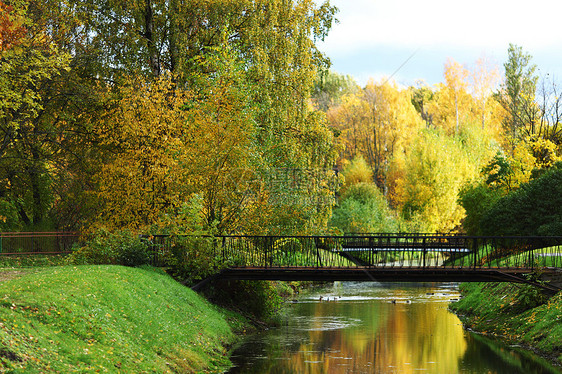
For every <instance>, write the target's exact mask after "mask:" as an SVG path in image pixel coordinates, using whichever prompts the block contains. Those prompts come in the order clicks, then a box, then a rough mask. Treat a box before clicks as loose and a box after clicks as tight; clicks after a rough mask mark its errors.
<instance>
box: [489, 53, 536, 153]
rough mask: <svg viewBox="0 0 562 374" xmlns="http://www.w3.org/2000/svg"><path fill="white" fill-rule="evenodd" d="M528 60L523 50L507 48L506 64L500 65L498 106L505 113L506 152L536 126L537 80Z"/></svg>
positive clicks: (511, 150) (533, 66)
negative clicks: (501, 67) (503, 70)
mask: <svg viewBox="0 0 562 374" xmlns="http://www.w3.org/2000/svg"><path fill="white" fill-rule="evenodd" d="M531 59H532V56H531V55H530V54H529V53H527V52H524V51H523V48H522V47H520V46H517V45H514V44H510V45H509V48H508V60H507V62H506V63H505V64H504V68H505V81H504V83H503V84H502V85H501V89H500V92H499V93H498V99H499V102H500V103H501V104H502V106H503V107H504V108H505V110H506V111H507V114H508V115H507V117H506V120H505V122H504V129H505V132H506V134H507V136H508V141H509V144H510V148H511V149H510V152H511V153H513V151H514V149H515V147H516V143H517V141H518V140H521V139H522V137H523V136H524V135H525V133H531V134H532V133H534V130H535V125H536V122H537V115H538V112H537V108H536V105H535V93H536V89H537V80H538V76H537V75H536V74H535V71H536V68H537V66H536V65H535V64H532V63H531Z"/></svg>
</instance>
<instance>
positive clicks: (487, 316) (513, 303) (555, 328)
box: [451, 283, 562, 364]
mask: <svg viewBox="0 0 562 374" xmlns="http://www.w3.org/2000/svg"><path fill="white" fill-rule="evenodd" d="M461 292H462V294H463V298H462V299H461V300H460V301H459V302H457V303H454V304H452V305H451V309H452V310H453V311H455V312H456V313H457V314H458V315H459V317H461V320H462V321H463V323H464V324H465V325H466V326H468V327H470V328H471V329H473V330H475V331H478V332H481V333H483V334H485V335H493V336H497V337H499V338H501V339H503V340H505V341H506V342H508V343H510V344H519V345H522V346H525V347H527V348H531V349H534V350H536V351H538V352H539V353H541V354H543V355H545V356H547V357H549V358H550V359H551V361H553V362H555V363H558V364H560V363H562V292H559V293H558V294H557V295H555V296H553V297H551V298H546V297H543V296H542V294H540V293H539V292H538V291H537V290H536V289H533V288H531V286H527V285H518V284H509V283H464V284H462V285H461Z"/></svg>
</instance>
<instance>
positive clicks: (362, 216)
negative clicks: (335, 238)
mask: <svg viewBox="0 0 562 374" xmlns="http://www.w3.org/2000/svg"><path fill="white" fill-rule="evenodd" d="M331 224H332V225H333V226H335V227H337V228H338V229H340V230H341V231H342V232H344V233H345V234H353V233H377V232H378V233H381V232H397V231H399V229H400V225H399V222H398V219H397V217H396V215H395V213H394V212H393V211H392V210H391V209H390V208H389V207H388V203H387V201H386V199H385V197H384V196H383V194H382V193H381V192H380V190H379V189H378V188H377V186H376V185H375V184H374V183H366V182H359V183H356V184H353V185H351V186H349V187H348V188H347V189H346V190H345V192H344V193H343V194H342V196H341V198H340V202H339V203H338V205H337V207H336V208H335V209H334V213H333V215H332V220H331Z"/></svg>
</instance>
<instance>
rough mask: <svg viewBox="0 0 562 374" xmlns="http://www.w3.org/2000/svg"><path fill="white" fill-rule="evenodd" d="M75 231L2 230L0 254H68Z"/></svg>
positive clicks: (0, 233) (75, 235)
mask: <svg viewBox="0 0 562 374" xmlns="http://www.w3.org/2000/svg"><path fill="white" fill-rule="evenodd" d="M79 237H80V235H79V234H78V233H75V232H0V256H23V255H49V254H68V253H70V252H71V251H72V245H73V244H74V243H76V242H77V241H78V239H79Z"/></svg>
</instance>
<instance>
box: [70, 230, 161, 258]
mask: <svg viewBox="0 0 562 374" xmlns="http://www.w3.org/2000/svg"><path fill="white" fill-rule="evenodd" d="M69 261H70V262H71V263H75V264H90V265H102V264H108V265H124V266H140V265H145V264H148V263H149V262H150V253H149V250H148V245H147V243H146V242H144V241H143V240H142V239H141V238H139V237H138V236H136V235H134V234H133V233H131V232H130V231H127V230H123V231H116V232H110V231H107V230H104V229H101V230H98V231H96V232H95V233H94V234H92V235H91V236H90V237H89V238H87V240H86V244H85V245H82V246H76V247H74V248H73V253H72V254H71V255H70V257H69Z"/></svg>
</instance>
